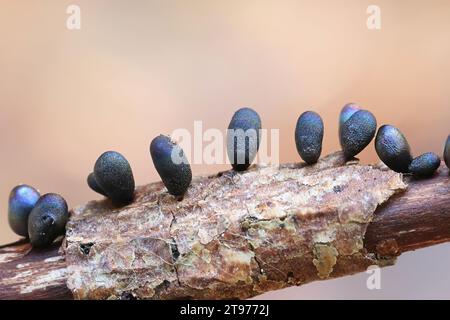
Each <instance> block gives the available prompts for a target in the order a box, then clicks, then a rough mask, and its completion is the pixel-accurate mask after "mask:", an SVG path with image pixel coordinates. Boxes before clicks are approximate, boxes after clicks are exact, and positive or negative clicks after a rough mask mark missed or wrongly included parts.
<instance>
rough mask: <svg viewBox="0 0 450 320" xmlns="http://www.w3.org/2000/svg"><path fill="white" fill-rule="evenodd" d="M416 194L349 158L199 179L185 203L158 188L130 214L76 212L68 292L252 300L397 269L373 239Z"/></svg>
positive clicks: (141, 196) (99, 206) (145, 193)
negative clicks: (404, 197)
mask: <svg viewBox="0 0 450 320" xmlns="http://www.w3.org/2000/svg"><path fill="white" fill-rule="evenodd" d="M405 189H406V185H405V183H404V182H403V181H402V176H401V174H398V173H395V172H393V171H390V170H382V169H380V168H377V167H373V166H366V165H359V164H357V163H355V162H354V161H353V162H352V163H347V164H346V163H345V160H344V158H343V156H342V154H341V153H335V154H332V155H330V156H327V157H324V158H323V159H321V160H320V161H319V162H318V163H317V164H315V165H312V166H305V165H304V164H294V165H284V166H281V167H278V166H252V167H251V168H250V170H248V171H246V172H240V173H237V172H234V171H227V172H223V173H220V174H218V175H213V176H207V177H198V178H196V179H194V180H193V182H192V185H191V187H190V188H189V190H188V193H187V195H186V196H185V198H184V199H183V200H182V201H177V200H176V199H175V198H174V197H172V196H170V195H169V194H168V193H167V191H166V190H165V188H164V186H163V185H162V184H161V183H154V184H149V185H147V186H143V187H139V188H138V189H137V190H136V198H135V201H134V202H133V203H132V204H130V205H128V206H126V207H123V208H114V207H113V206H112V205H111V203H109V202H108V200H103V201H94V202H90V203H88V204H86V205H84V206H81V207H78V208H76V209H74V210H73V211H72V214H71V218H70V221H69V223H68V226H67V233H66V247H65V254H66V262H67V274H68V281H67V285H68V287H69V288H70V289H71V290H72V292H73V293H74V297H75V298H80V299H82V298H100V299H120V298H129V297H136V298H149V299H165V298H171V299H173V298H195V299H207V298H214V299H219V298H248V297H252V296H255V295H258V294H260V293H262V292H266V291H268V290H273V289H279V288H282V287H285V286H289V285H300V284H303V283H307V282H310V281H313V280H318V279H326V278H329V277H336V276H339V275H343V274H350V273H356V272H360V271H363V270H365V269H366V268H367V267H368V266H369V265H373V264H377V265H386V264H391V263H393V260H392V259H379V258H378V257H376V256H375V255H374V254H369V253H367V252H366V250H365V249H364V247H363V239H364V235H365V232H366V228H367V225H368V223H369V222H370V221H371V220H372V217H373V213H374V211H375V209H376V208H377V206H379V205H380V204H382V203H383V202H385V201H386V200H387V199H389V197H390V196H392V195H393V194H394V193H396V192H401V191H402V190H405ZM86 244H89V250H85V248H86Z"/></svg>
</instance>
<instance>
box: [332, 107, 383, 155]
mask: <svg viewBox="0 0 450 320" xmlns="http://www.w3.org/2000/svg"><path fill="white" fill-rule="evenodd" d="M376 130H377V120H376V119H375V116H374V115H373V114H372V113H371V112H369V111H367V110H359V111H356V112H355V113H354V114H353V115H352V116H351V117H350V118H349V119H348V120H347V121H346V122H345V123H344V124H343V125H342V126H341V130H340V137H339V138H340V142H341V146H342V150H343V151H344V155H345V157H346V158H347V159H351V158H352V157H354V156H356V155H357V154H358V153H360V152H361V151H362V150H364V148H365V147H367V145H368V144H369V143H370V141H372V139H373V137H374V136H375V132H376Z"/></svg>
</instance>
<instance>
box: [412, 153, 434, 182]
mask: <svg viewBox="0 0 450 320" xmlns="http://www.w3.org/2000/svg"><path fill="white" fill-rule="evenodd" d="M440 165H441V159H440V158H439V156H438V155H437V154H435V153H433V152H427V153H424V154H422V155H420V156H418V157H417V158H415V159H413V161H412V162H411V164H410V165H409V171H410V172H411V173H412V174H413V175H414V176H415V177H418V178H427V177H431V176H432V175H433V174H434V173H435V172H436V170H437V169H438V168H439V166H440Z"/></svg>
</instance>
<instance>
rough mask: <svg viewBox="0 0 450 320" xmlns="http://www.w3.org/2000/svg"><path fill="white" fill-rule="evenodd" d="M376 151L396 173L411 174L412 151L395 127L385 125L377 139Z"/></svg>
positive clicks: (379, 130)
mask: <svg viewBox="0 0 450 320" xmlns="http://www.w3.org/2000/svg"><path fill="white" fill-rule="evenodd" d="M375 150H376V152H377V154H378V157H379V158H380V159H381V161H383V162H384V164H385V165H387V166H388V167H389V168H390V169H392V170H394V171H396V172H402V173H407V172H409V165H410V164H411V161H412V156H411V149H410V147H409V144H408V141H407V140H406V138H405V136H404V135H403V134H402V133H401V132H400V130H399V129H397V128H396V127H394V126H391V125H383V126H381V127H380V129H378V133H377V137H376V138H375Z"/></svg>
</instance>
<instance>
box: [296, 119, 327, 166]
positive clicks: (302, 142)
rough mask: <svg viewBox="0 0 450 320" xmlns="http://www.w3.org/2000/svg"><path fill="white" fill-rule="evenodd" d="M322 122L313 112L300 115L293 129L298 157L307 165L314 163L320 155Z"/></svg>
mask: <svg viewBox="0 0 450 320" xmlns="http://www.w3.org/2000/svg"><path fill="white" fill-rule="evenodd" d="M323 131H324V126H323V121H322V118H321V117H320V115H319V114H317V113H316V112H314V111H306V112H304V113H302V114H301V115H300V117H299V118H298V120H297V125H296V127H295V145H296V147H297V152H298V154H299V155H300V157H301V158H302V159H303V161H305V162H306V163H308V164H313V163H316V162H317V160H318V159H319V158H320V154H321V153H322V140H323Z"/></svg>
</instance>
